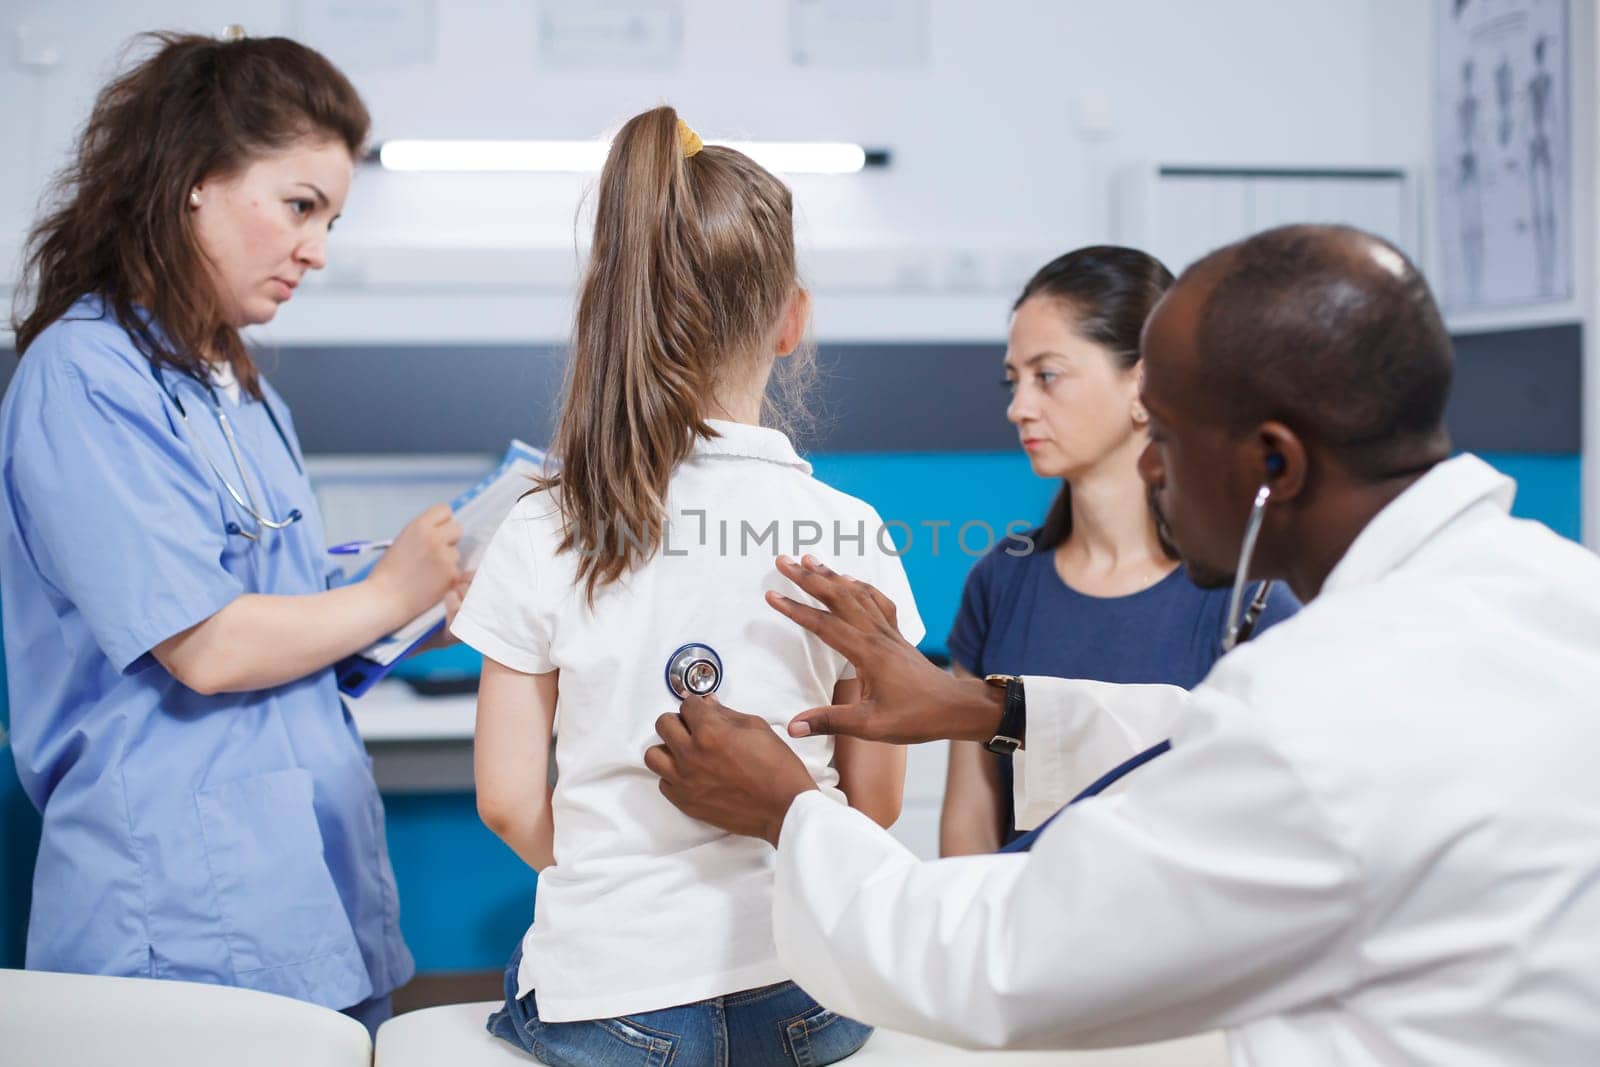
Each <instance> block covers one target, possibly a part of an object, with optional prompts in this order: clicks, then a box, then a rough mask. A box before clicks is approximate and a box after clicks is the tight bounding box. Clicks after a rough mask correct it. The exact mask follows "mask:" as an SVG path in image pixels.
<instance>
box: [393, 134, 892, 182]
mask: <svg viewBox="0 0 1600 1067" xmlns="http://www.w3.org/2000/svg"><path fill="white" fill-rule="evenodd" d="M706 143H707V144H714V145H723V146H725V147H727V148H733V149H737V150H738V151H740V152H743V153H744V154H745V155H747V156H749V157H750V158H751V159H753V160H755V161H756V162H757V163H760V164H761V165H762V166H763V167H766V168H767V169H768V170H773V171H778V172H779V173H783V174H854V173H855V172H856V171H858V170H861V169H862V168H863V167H865V166H869V165H872V166H883V165H884V164H886V163H887V162H888V160H889V154H888V152H886V151H882V150H875V151H872V152H868V151H867V150H866V149H864V148H862V147H861V146H860V145H858V144H847V143H844V142H838V141H707V142H706ZM609 147H610V146H609V145H608V144H607V143H606V142H605V141H415V140H406V141H385V142H384V143H383V144H381V145H379V146H378V150H377V153H376V154H377V157H378V161H379V162H381V163H382V164H383V166H384V169H385V170H404V171H543V172H553V173H587V172H593V171H598V170H599V169H600V168H601V166H603V165H604V164H605V161H606V151H607V149H608V148H609Z"/></svg>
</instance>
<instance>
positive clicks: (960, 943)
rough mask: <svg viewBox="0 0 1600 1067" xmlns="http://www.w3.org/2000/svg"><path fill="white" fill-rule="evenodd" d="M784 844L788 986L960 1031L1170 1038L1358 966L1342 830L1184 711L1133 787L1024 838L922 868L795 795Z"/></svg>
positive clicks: (1254, 751)
mask: <svg viewBox="0 0 1600 1067" xmlns="http://www.w3.org/2000/svg"><path fill="white" fill-rule="evenodd" d="M1197 720H1198V721H1197ZM1031 732H1032V730H1031V724H1030V734H1031ZM1030 740H1031V738H1030ZM778 851H779V855H778V867H777V885H776V890H777V891H776V894H775V897H774V904H773V927H774V932H775V935H776V938H777V945H778V952H779V955H780V957H781V958H782V960H783V962H784V965H785V967H786V968H787V969H788V970H789V972H790V974H791V976H792V977H793V978H794V980H795V981H796V982H797V983H798V984H799V985H800V986H801V987H802V988H804V989H805V990H806V991H807V992H808V993H810V994H811V995H812V996H813V997H815V998H816V999H817V1000H818V1001H820V1002H821V1003H822V1004H824V1005H826V1006H827V1007H829V1008H832V1009H833V1010H835V1011H838V1012H841V1013H843V1014H846V1015H849V1016H851V1017H853V1018H856V1019H860V1020H861V1021H863V1022H867V1023H870V1024H873V1025H877V1026H885V1027H890V1028H893V1029H896V1030H903V1031H908V1032H912V1033H917V1034H921V1035H923V1036H926V1037H930V1038H934V1039H936V1040H941V1041H946V1042H950V1043H953V1044H958V1045H966V1046H969V1047H978V1048H999V1047H1012V1048H1071V1047H1093V1046H1109V1045H1123V1044H1136V1043H1140V1042H1145V1041H1155V1040H1162V1039H1166V1038H1171V1037H1177V1036H1181V1035H1184V1034H1190V1033H1196V1032H1200V1031H1204V1030H1209V1029H1214V1028H1216V1027H1220V1026H1228V1025H1232V1024H1234V1023H1238V1022H1242V1021H1245V1020H1247V1019H1251V1018H1255V1017H1259V1016H1261V1015H1264V1014H1270V1013H1273V1012H1278V1011H1286V1010H1291V1009H1292V1008H1294V1007H1296V1006H1299V1005H1304V1004H1307V1003H1310V1002H1312V1001H1315V1000H1317V999H1319V998H1322V997H1326V996H1330V995H1333V994H1335V993H1337V992H1339V991H1341V990H1343V989H1347V988H1349V986H1350V984H1351V983H1352V982H1353V981H1354V978H1353V975H1354V974H1355V967H1356V963H1355V962H1354V961H1355V960H1356V959H1358V956H1357V954H1356V953H1354V952H1351V951H1348V950H1346V949H1345V948H1344V943H1345V942H1346V941H1347V940H1353V939H1354V936H1355V934H1354V931H1353V928H1354V926H1355V924H1354V922H1353V918H1354V916H1355V915H1356V913H1357V908H1358V904H1359V892H1358V889H1359V868H1358V865H1357V863H1356V862H1355V860H1354V858H1353V856H1354V853H1353V851H1352V849H1351V848H1350V847H1349V844H1348V842H1345V841H1343V840H1342V839H1341V831H1340V828H1339V827H1338V826H1337V825H1336V824H1335V823H1334V822H1333V821H1332V820H1330V819H1329V817H1328V815H1327V813H1326V811H1325V809H1324V808H1323V806H1322V804H1321V802H1320V800H1319V798H1318V797H1317V796H1315V795H1314V794H1313V793H1312V792H1311V791H1310V790H1309V789H1308V788H1307V787H1306V785H1305V783H1304V781H1303V779H1302V777H1301V775H1300V774H1299V773H1298V772H1297V770H1296V768H1295V766H1293V765H1291V764H1290V763H1289V762H1288V761H1287V760H1286V759H1285V758H1283V757H1282V756H1280V755H1279V754H1278V753H1276V752H1275V751H1274V749H1273V748H1272V747H1271V746H1270V745H1268V744H1266V743H1264V742H1263V741H1262V740H1261V739H1260V738H1259V737H1257V736H1253V735H1252V734H1251V733H1250V732H1248V731H1243V730H1236V729H1235V730H1231V731H1229V732H1224V731H1223V730H1221V729H1219V728H1218V726H1217V721H1216V720H1215V719H1214V718H1213V717H1212V716H1209V715H1200V714H1198V713H1195V712H1193V711H1192V712H1191V713H1190V714H1189V715H1186V716H1185V722H1184V724H1183V726H1182V728H1181V730H1180V734H1179V736H1178V737H1177V738H1176V739H1175V740H1174V747H1173V750H1172V751H1171V752H1170V753H1168V754H1167V755H1165V756H1163V757H1161V758H1160V759H1157V760H1155V761H1154V762H1152V763H1151V764H1149V765H1148V766H1146V767H1144V768H1141V770H1140V771H1139V774H1138V775H1137V776H1136V777H1134V778H1132V779H1130V786H1129V788H1128V790H1127V791H1126V792H1125V793H1123V794H1120V795H1117V796H1101V797H1097V798H1094V799H1093V800H1090V801H1087V802H1085V803H1083V804H1079V805H1077V806H1075V807H1073V808H1070V809H1069V810H1068V811H1067V812H1066V813H1065V814H1064V815H1063V816H1062V817H1061V818H1059V819H1057V820H1056V821H1055V822H1054V823H1052V824H1051V825H1050V827H1049V828H1048V829H1046V831H1045V832H1044V833H1043V834H1042V835H1041V836H1040V839H1039V841H1038V843H1037V844H1036V846H1035V847H1034V850H1033V851H1032V852H1029V853H1020V854H1002V855H995V856H968V857H960V858H956V859H947V860H936V861H928V862H924V861H919V860H918V859H917V858H916V857H915V856H913V855H912V854H911V853H910V852H909V851H907V850H906V849H905V848H904V847H903V846H901V845H900V844H899V843H897V842H896V841H895V840H894V839H893V838H892V837H890V836H889V834H888V833H886V832H885V831H883V830H882V829H880V828H879V827H878V826H877V825H876V824H874V823H873V822H872V821H871V820H870V819H867V818H866V817H864V816H862V815H861V814H860V813H859V812H855V811H852V810H850V809H848V808H845V807H842V806H840V805H839V804H836V803H834V802H833V801H831V800H829V799H828V798H826V797H824V796H822V795H821V794H820V793H818V794H806V795H804V796H802V797H800V798H799V799H797V800H796V801H795V803H794V806H793V807H792V808H791V809H790V811H789V814H788V816H787V819H786V821H785V822H784V825H783V831H782V835H781V837H780V839H779V850H778Z"/></svg>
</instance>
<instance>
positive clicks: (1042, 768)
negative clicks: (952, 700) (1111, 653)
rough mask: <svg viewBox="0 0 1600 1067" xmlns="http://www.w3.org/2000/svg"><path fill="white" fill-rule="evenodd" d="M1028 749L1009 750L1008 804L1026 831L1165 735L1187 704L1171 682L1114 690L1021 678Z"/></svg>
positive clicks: (1094, 684) (1061, 680)
mask: <svg viewBox="0 0 1600 1067" xmlns="http://www.w3.org/2000/svg"><path fill="white" fill-rule="evenodd" d="M1022 688H1023V692H1024V693H1025V694H1026V696H1027V705H1028V737H1027V742H1028V747H1027V748H1025V749H1022V750H1020V751H1018V752H1017V754H1016V756H1015V757H1014V760H1015V768H1016V773H1015V785H1014V787H1013V799H1014V802H1015V808H1016V824H1017V829H1019V830H1031V829H1033V828H1034V827H1035V826H1038V825H1039V824H1040V823H1042V822H1044V821H1045V820H1046V819H1048V818H1049V817H1050V816H1052V815H1054V814H1055V813H1056V812H1057V811H1059V810H1060V809H1061V808H1062V807H1063V806H1064V805H1065V804H1067V803H1068V802H1069V801H1071V800H1072V798H1073V797H1075V796H1077V795H1078V794H1079V793H1081V792H1082V791H1083V790H1084V789H1085V788H1086V787H1088V786H1089V785H1090V784H1092V783H1093V782H1094V781H1095V779H1097V778H1099V777H1100V776H1101V775H1103V774H1105V773H1106V772H1107V771H1109V770H1111V769H1112V768H1113V767H1115V766H1117V765H1118V764H1119V763H1121V762H1123V761H1124V760H1126V759H1128V758H1129V757H1131V756H1134V755H1137V754H1138V753H1140V752H1143V751H1144V750H1145V749H1147V748H1149V747H1150V746H1151V745H1154V744H1156V743H1158V742H1160V741H1163V740H1165V739H1166V738H1168V737H1171V736H1172V731H1173V728H1174V727H1175V725H1176V724H1177V722H1178V720H1179V718H1180V717H1181V716H1182V714H1183V709H1184V707H1185V706H1186V705H1187V704H1188V701H1189V692H1188V690H1186V689H1180V688H1179V687H1177V686H1175V685H1115V684H1113V683H1110V682H1085V681H1076V680H1070V679H1066V678H1037V677H1026V678H1024V679H1023V681H1022Z"/></svg>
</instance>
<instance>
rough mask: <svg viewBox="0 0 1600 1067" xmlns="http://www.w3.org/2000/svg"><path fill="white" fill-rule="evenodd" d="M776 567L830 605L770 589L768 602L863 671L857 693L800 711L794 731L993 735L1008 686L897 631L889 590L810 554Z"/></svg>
mask: <svg viewBox="0 0 1600 1067" xmlns="http://www.w3.org/2000/svg"><path fill="white" fill-rule="evenodd" d="M778 570H779V571H781V572H782V573H783V576H784V577H786V578H788V579H789V580H790V581H792V582H794V584H795V585H798V586H799V587H800V588H801V589H803V590H805V591H806V592H807V593H809V594H811V595H812V596H813V597H815V598H816V599H817V600H818V601H820V602H821V603H822V605H823V606H824V607H825V608H827V610H826V611H822V610H819V609H817V608H813V607H811V606H810V605H807V604H802V603H800V602H799V601H797V600H793V599H791V598H789V597H786V596H783V595H782V594H781V593H776V592H769V593H768V594H767V603H769V604H771V605H772V606H773V607H774V608H776V609H778V610H779V611H780V612H782V613H783V614H785V615H787V616H788V617H789V618H791V619H793V620H794V621H795V622H797V623H799V624H800V625H801V626H803V627H805V628H806V629H807V630H810V631H811V632H812V633H814V634H816V635H817V636H818V637H819V638H821V639H822V640H823V642H825V643H826V644H827V645H829V646H830V647H832V648H833V649H834V650H835V651H837V652H838V653H839V654H840V655H842V656H844V658H845V659H847V660H849V661H850V662H851V663H852V664H854V666H855V668H856V674H857V676H858V677H859V678H860V679H861V699H859V700H857V701H856V702H855V703H854V704H835V705H832V706H829V707H820V708H812V709H810V710H809V711H803V712H801V713H800V714H799V715H796V716H795V717H794V719H793V720H792V721H791V722H790V723H789V734H790V736H791V737H807V736H809V735H812V734H842V735H845V736H848V737H859V738H862V739H864V740H867V741H889V742H892V743H894V744H900V745H911V744H918V743H920V742H923V741H936V740H940V739H942V738H945V739H949V740H952V741H979V742H987V741H989V740H990V739H991V738H992V737H994V735H995V732H996V731H997V730H998V728H999V726H1000V713H1001V712H1002V711H1003V710H1004V704H1005V691H1004V690H1002V689H998V688H996V687H994V686H990V685H985V684H984V683H983V682H982V681H981V680H979V679H975V678H957V677H955V676H954V675H952V674H950V673H949V672H948V671H944V670H941V669H940V668H938V667H935V666H934V665H933V664H931V663H929V662H928V660H927V657H925V656H923V654H922V653H920V652H918V651H917V649H916V646H915V645H913V644H911V643H910V642H909V641H907V640H906V639H905V638H904V637H902V636H901V635H900V630H899V627H897V626H896V625H895V607H894V602H893V601H891V600H890V599H889V598H888V597H886V596H884V595H883V594H882V593H880V592H879V591H878V590H877V589H874V588H873V587H872V586H870V585H868V584H867V583H866V582H861V581H857V580H856V579H854V578H851V577H849V576H847V575H843V574H836V573H834V572H833V571H831V570H829V569H828V568H827V567H826V566H824V565H823V564H822V563H821V562H820V561H818V560H817V559H815V558H813V557H811V556H807V557H805V559H804V560H803V561H795V560H792V559H789V558H788V557H787V556H781V557H779V559H778Z"/></svg>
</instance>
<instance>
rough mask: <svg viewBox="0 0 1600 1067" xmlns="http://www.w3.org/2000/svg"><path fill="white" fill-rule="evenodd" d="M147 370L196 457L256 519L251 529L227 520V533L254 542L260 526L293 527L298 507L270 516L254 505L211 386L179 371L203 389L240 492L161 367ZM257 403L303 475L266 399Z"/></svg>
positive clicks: (239, 455)
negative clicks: (185, 430) (184, 428)
mask: <svg viewBox="0 0 1600 1067" xmlns="http://www.w3.org/2000/svg"><path fill="white" fill-rule="evenodd" d="M150 373H151V374H153V375H155V379H156V384H157V385H159V386H161V391H162V392H163V393H166V394H167V399H168V400H171V401H172V406H173V407H175V408H177V409H178V417H179V418H181V419H182V420H183V423H184V425H185V426H188V427H189V430H190V433H189V439H190V440H191V441H193V442H194V449H195V451H196V452H198V453H200V458H201V459H203V460H205V461H206V466H208V467H210V468H211V472H212V473H213V474H215V475H216V476H217V480H218V481H219V482H221V483H222V488H223V489H225V490H227V493H228V496H230V497H232V498H233V502H234V503H235V504H237V505H239V507H240V508H241V509H243V510H244V512H245V514H247V515H249V516H250V517H251V518H252V519H254V520H255V522H256V528H255V530H254V531H250V530H246V529H245V528H244V527H243V526H240V525H239V524H238V523H236V522H234V521H232V520H231V519H230V520H229V521H228V524H227V527H226V529H227V532H228V533H230V534H238V535H239V536H240V537H243V538H245V539H246V540H247V541H257V540H259V539H260V537H261V528H262V527H266V528H267V529H269V530H282V529H285V528H287V527H290V526H293V525H294V524H295V523H297V522H299V521H300V520H301V519H302V518H304V517H305V516H304V515H303V514H301V512H300V509H299V508H293V509H291V510H290V511H289V514H288V515H287V516H285V517H284V518H281V519H274V518H270V517H269V516H267V515H266V514H264V513H263V512H262V511H261V509H260V507H259V506H258V505H257V504H256V497H255V493H254V492H252V491H251V488H250V474H249V472H248V471H246V470H245V465H244V456H243V454H242V453H241V452H240V451H239V439H238V438H237V437H236V436H235V435H234V432H233V424H232V423H231V422H230V421H228V415H227V412H225V411H223V410H222V402H221V401H220V400H219V399H218V398H217V390H216V387H215V386H213V385H212V384H211V383H210V382H207V381H204V380H202V379H201V378H199V377H198V376H197V375H195V374H192V373H190V372H189V371H180V372H179V373H181V374H182V375H183V376H184V377H185V378H188V379H189V380H191V381H193V382H194V383H195V384H196V385H198V386H200V388H201V389H203V390H204V391H205V395H206V399H207V400H208V401H210V406H211V413H212V414H213V415H215V416H216V419H217V425H218V426H219V427H220V428H221V429H222V439H223V441H224V442H226V443H227V446H228V452H229V454H230V455H232V456H233V465H234V468H235V469H236V470H238V472H239V482H240V484H242V485H243V486H244V490H243V492H241V491H240V490H238V489H236V488H234V485H233V483H232V482H231V481H229V480H228V476H227V475H226V474H224V473H223V472H222V468H221V467H220V466H218V465H217V461H216V460H215V459H213V458H212V457H211V450H210V449H209V448H207V447H206V445H205V442H204V441H203V440H202V439H201V437H200V434H199V432H198V431H196V430H195V427H194V424H193V423H191V422H190V421H189V412H188V411H187V410H186V409H185V408H184V406H183V401H182V400H181V399H179V397H178V390H177V389H175V388H173V386H172V385H171V384H170V383H169V382H168V381H167V378H166V375H164V374H162V373H161V367H160V366H159V365H158V364H156V363H151V364H150ZM261 406H262V407H263V408H265V409H266V412H267V419H268V420H269V421H271V423H272V428H273V430H274V431H276V432H277V434H278V440H279V441H282V442H283V448H284V451H286V452H288V453H289V462H291V463H293V464H294V469H295V471H296V472H297V473H300V474H304V473H305V471H304V470H303V469H302V468H301V466H300V457H298V456H296V455H295V454H294V448H293V446H291V445H290V444H289V435H288V434H286V433H284V432H283V424H282V423H280V422H279V421H278V416H277V415H276V414H275V413H274V412H273V410H272V405H271V404H270V403H268V402H267V399H266V398H265V397H262V398H261Z"/></svg>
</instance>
